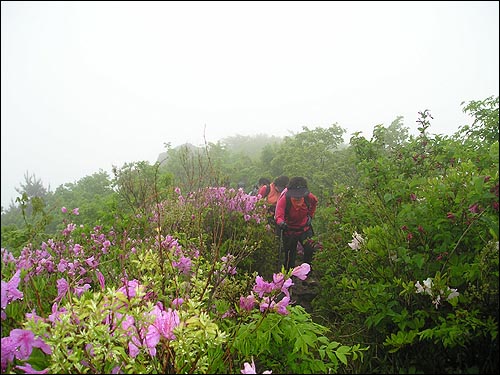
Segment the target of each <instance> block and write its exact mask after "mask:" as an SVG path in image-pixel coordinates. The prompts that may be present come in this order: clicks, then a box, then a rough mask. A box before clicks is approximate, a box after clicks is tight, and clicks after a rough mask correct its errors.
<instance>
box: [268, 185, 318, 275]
mask: <svg viewBox="0 0 500 375" xmlns="http://www.w3.org/2000/svg"><path fill="white" fill-rule="evenodd" d="M317 204H318V198H317V197H316V196H315V195H314V194H313V193H311V192H309V189H308V188H307V181H306V179H305V178H303V177H293V178H291V179H290V182H289V183H288V186H287V188H286V189H285V190H284V191H283V193H282V194H281V196H280V197H279V200H278V203H277V205H276V212H275V214H274V219H275V221H276V225H277V227H278V228H279V230H280V232H281V233H280V237H281V245H282V250H283V251H284V253H285V256H284V262H283V265H284V267H285V269H286V270H289V269H291V268H294V267H295V259H296V257H297V243H299V242H300V244H301V245H302V247H303V248H304V262H305V263H309V264H311V261H312V256H313V252H314V248H313V247H312V245H311V243H310V241H306V240H307V239H308V238H311V237H312V236H313V235H314V232H313V228H312V219H313V217H314V214H315V212H316V206H317ZM280 256H281V254H280Z"/></svg>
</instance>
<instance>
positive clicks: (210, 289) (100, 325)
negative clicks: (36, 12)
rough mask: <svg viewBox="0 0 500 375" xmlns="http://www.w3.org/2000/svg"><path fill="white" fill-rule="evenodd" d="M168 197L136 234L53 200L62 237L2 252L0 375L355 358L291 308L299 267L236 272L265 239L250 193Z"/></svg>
mask: <svg viewBox="0 0 500 375" xmlns="http://www.w3.org/2000/svg"><path fill="white" fill-rule="evenodd" d="M177 194H178V195H177V196H172V197H170V199H169V200H166V201H163V202H160V203H159V204H158V205H157V206H156V207H155V208H156V210H155V211H154V212H153V213H152V214H151V215H150V217H148V218H147V221H148V222H149V223H150V232H149V233H143V234H142V236H140V237H133V236H131V235H130V234H129V233H127V232H123V233H120V232H117V231H115V230H114V228H110V229H109V230H105V229H104V228H103V227H101V226H95V227H94V228H86V227H85V226H83V225H82V226H81V227H77V226H76V225H75V224H74V223H73V222H72V220H71V219H72V218H74V217H76V216H79V212H78V210H77V209H74V210H71V211H68V210H66V209H65V208H63V211H65V213H66V214H67V215H68V216H67V222H66V227H65V228H64V229H63V230H62V232H61V234H60V236H58V237H57V238H52V239H49V240H47V241H44V242H42V243H41V244H39V245H38V246H35V245H33V244H29V245H27V246H26V247H25V248H24V249H23V250H22V251H21V254H20V255H19V257H14V256H13V255H12V253H10V252H9V251H8V250H6V249H2V319H3V322H2V363H1V365H2V372H3V373H22V372H33V371H43V372H45V373H47V372H48V373H240V371H241V369H245V368H247V366H250V365H249V363H250V362H251V363H252V364H253V366H256V368H257V370H258V371H264V370H266V371H272V372H273V373H318V372H322V373H327V372H328V373H332V372H333V373H335V372H338V371H339V369H340V368H341V366H345V365H347V364H348V363H349V362H350V361H356V360H361V359H362V358H363V351H364V350H366V348H362V347H361V346H360V345H352V346H346V345H342V344H341V343H339V342H337V341H336V340H332V339H331V338H330V337H329V336H331V332H329V330H328V329H327V328H326V327H324V326H322V325H319V324H317V323H315V322H313V320H312V319H311V316H310V315H309V314H308V313H307V312H306V311H305V310H304V309H303V308H302V307H301V306H300V305H294V304H293V301H292V299H293V297H292V295H291V292H292V290H293V283H294V282H296V281H298V280H303V279H305V278H306V277H307V273H308V272H309V265H307V264H304V265H302V266H298V267H296V268H295V269H293V270H291V271H289V272H288V273H285V272H284V270H282V271H281V272H275V273H273V275H272V279H270V280H269V281H267V280H266V279H265V278H263V277H262V276H259V275H258V274H257V273H256V272H254V273H249V272H239V271H238V270H239V268H238V267H237V265H238V264H241V265H242V266H244V267H247V268H248V267H251V265H249V264H245V263H244V260H245V259H247V258H248V257H251V256H252V254H254V253H257V252H258V251H259V247H260V246H261V240H259V238H262V237H265V236H270V237H271V238H273V236H274V234H273V233H272V231H271V230H270V228H268V227H267V224H266V221H265V216H263V214H264V212H265V208H264V207H260V206H259V204H258V202H257V197H253V196H248V195H246V194H244V193H243V192H242V191H234V190H233V189H224V188H209V189H206V190H203V191H199V192H197V193H190V194H189V195H188V196H186V197H184V196H182V195H181V194H180V191H177ZM216 218H218V219H217V220H216ZM174 224H175V225H174ZM141 227H142V228H143V229H144V226H141ZM167 227H169V228H174V227H175V229H176V232H177V234H178V236H177V237H174V236H172V235H170V234H166V233H165V234H164V233H163V229H162V228H167ZM241 232H243V233H241ZM257 233H259V235H258V236H257V235H256V234H257ZM262 243H265V241H262ZM264 250H266V251H267V249H264ZM274 264H275V263H274ZM244 267H243V268H244ZM4 280H8V281H4Z"/></svg>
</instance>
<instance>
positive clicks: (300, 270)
mask: <svg viewBox="0 0 500 375" xmlns="http://www.w3.org/2000/svg"><path fill="white" fill-rule="evenodd" d="M309 271H311V265H310V264H308V263H302V264H301V265H300V266H297V267H295V268H294V269H293V271H292V276H296V277H297V278H299V279H300V280H305V279H306V278H307V274H308V273H309Z"/></svg>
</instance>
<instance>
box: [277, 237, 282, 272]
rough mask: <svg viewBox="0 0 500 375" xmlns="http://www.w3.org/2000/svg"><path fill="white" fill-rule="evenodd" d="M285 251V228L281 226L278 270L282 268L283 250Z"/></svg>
mask: <svg viewBox="0 0 500 375" xmlns="http://www.w3.org/2000/svg"><path fill="white" fill-rule="evenodd" d="M282 251H283V228H280V246H279V250H278V271H279V270H280V269H281V267H280V266H281V252H282Z"/></svg>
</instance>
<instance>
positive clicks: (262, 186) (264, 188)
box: [257, 177, 271, 198]
mask: <svg viewBox="0 0 500 375" xmlns="http://www.w3.org/2000/svg"><path fill="white" fill-rule="evenodd" d="M270 189H271V181H269V179H268V178H265V177H261V178H259V187H258V188H257V194H260V196H261V197H262V198H265V197H267V194H269V191H270Z"/></svg>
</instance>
